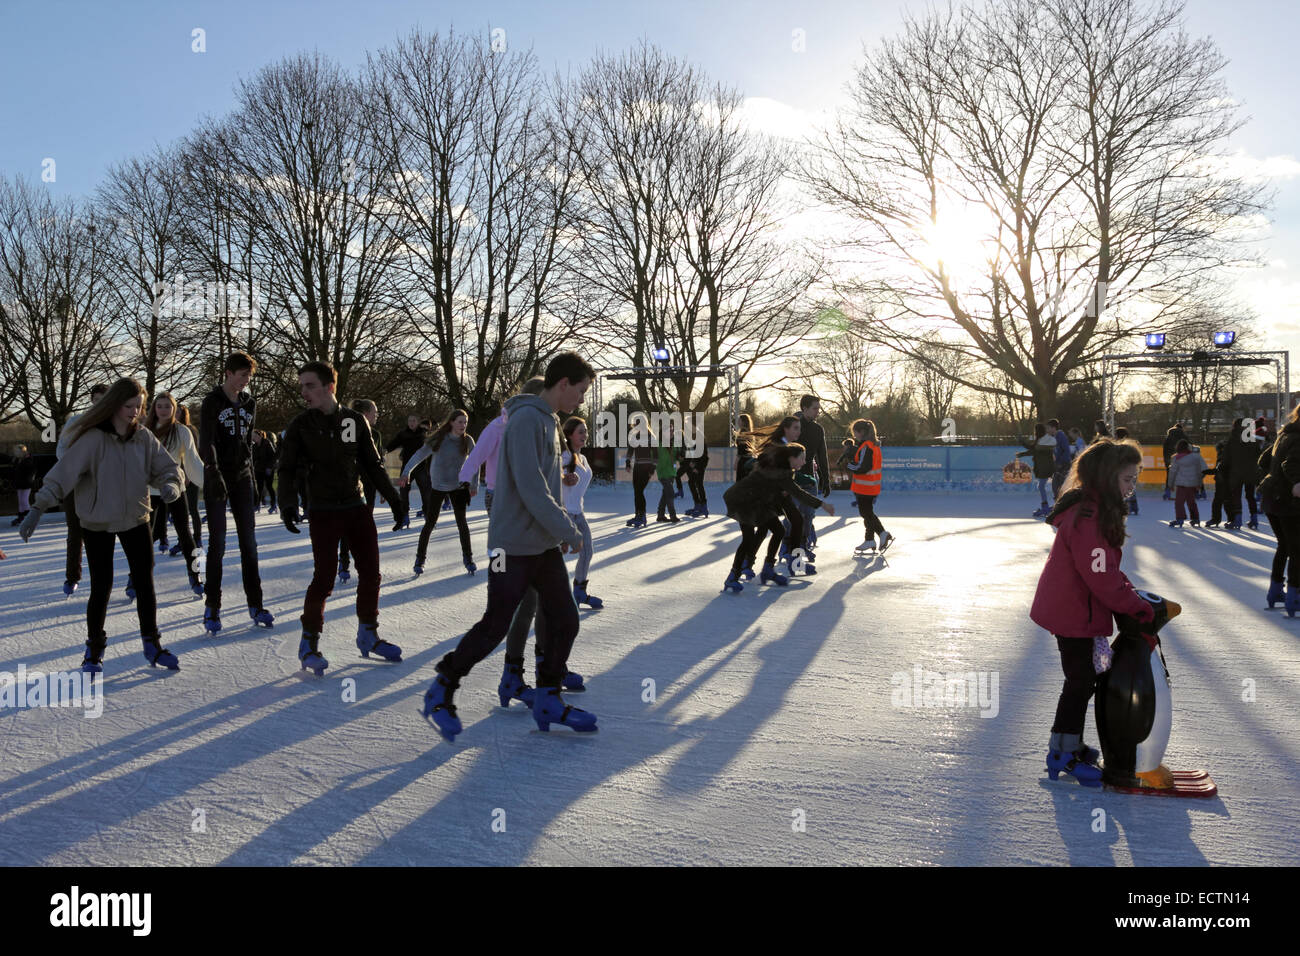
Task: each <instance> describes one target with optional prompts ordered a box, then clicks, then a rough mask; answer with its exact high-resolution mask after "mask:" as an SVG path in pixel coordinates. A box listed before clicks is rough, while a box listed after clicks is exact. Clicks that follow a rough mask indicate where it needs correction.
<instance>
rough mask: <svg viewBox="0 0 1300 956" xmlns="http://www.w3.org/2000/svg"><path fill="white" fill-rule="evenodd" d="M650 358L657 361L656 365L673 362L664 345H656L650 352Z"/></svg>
mask: <svg viewBox="0 0 1300 956" xmlns="http://www.w3.org/2000/svg"><path fill="white" fill-rule="evenodd" d="M650 356H651V358H653V359H654V360H655V364H656V365H667V364H668V363H669V362H670V361H671V360H672V355H671V353H669V351H668V350H667V349H666V348H664V347H663V346H662V345H656V346H655V347H654V348H653V349H651V350H650Z"/></svg>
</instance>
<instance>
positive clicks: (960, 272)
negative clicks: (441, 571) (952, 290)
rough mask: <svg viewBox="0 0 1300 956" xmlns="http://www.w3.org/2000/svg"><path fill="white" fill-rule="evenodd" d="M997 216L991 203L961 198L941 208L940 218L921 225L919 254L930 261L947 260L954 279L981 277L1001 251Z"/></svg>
mask: <svg viewBox="0 0 1300 956" xmlns="http://www.w3.org/2000/svg"><path fill="white" fill-rule="evenodd" d="M996 237H997V220H996V218H995V217H994V215H993V214H992V213H991V212H990V211H989V210H988V208H987V207H985V206H983V205H981V204H978V203H968V202H963V201H961V200H955V201H950V202H948V203H947V204H946V205H944V206H943V207H942V208H941V209H940V210H939V215H938V217H937V222H934V223H927V224H926V225H925V226H924V227H923V228H922V229H921V241H922V249H921V250H920V252H919V256H920V257H921V258H922V259H923V261H925V263H926V264H927V265H930V266H937V265H938V264H939V263H940V262H942V263H943V265H944V268H945V269H946V270H947V272H948V273H949V274H950V275H952V276H953V278H954V279H960V280H966V281H971V280H974V281H978V280H979V279H981V278H982V277H984V276H986V275H987V274H988V263H989V261H990V260H991V259H993V258H994V257H995V256H996V255H997V251H998V248H997V238H996Z"/></svg>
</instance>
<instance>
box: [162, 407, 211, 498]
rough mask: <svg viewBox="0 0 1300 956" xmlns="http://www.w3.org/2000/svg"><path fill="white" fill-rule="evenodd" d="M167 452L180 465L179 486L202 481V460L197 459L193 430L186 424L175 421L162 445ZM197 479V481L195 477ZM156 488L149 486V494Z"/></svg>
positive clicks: (196, 446) (197, 452) (197, 450)
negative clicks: (165, 442) (165, 441)
mask: <svg viewBox="0 0 1300 956" xmlns="http://www.w3.org/2000/svg"><path fill="white" fill-rule="evenodd" d="M163 448H164V449H166V451H167V454H169V455H171V456H172V457H173V458H175V459H176V463H177V464H178V465H180V466H181V487H182V488H184V487H185V484H186V482H190V481H193V482H194V484H196V485H201V484H202V483H203V462H201V461H199V446H198V443H197V442H195V440H194V432H193V431H191V430H190V427H189V426H188V425H181V424H180V423H177V424H176V425H175V426H173V428H172V430H171V431H170V432H169V433H168V435H167V444H165V445H163ZM196 478H197V479H198V480H197V481H196V480H195V479H196ZM158 493H159V492H158V489H157V488H155V487H153V485H150V486H149V494H151V495H156V494H158Z"/></svg>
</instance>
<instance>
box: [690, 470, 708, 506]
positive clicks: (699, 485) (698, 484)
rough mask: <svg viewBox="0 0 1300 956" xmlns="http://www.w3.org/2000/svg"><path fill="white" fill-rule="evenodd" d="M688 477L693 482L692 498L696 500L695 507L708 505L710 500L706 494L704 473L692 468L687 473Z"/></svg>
mask: <svg viewBox="0 0 1300 956" xmlns="http://www.w3.org/2000/svg"><path fill="white" fill-rule="evenodd" d="M686 479H687V481H689V482H690V484H691V498H692V499H693V500H694V502H695V507H697V508H703V507H706V506H707V505H708V503H709V502H708V498H706V497H705V494H704V475H702V474H700V473H699V472H697V471H696V470H695V469H693V468H692V469H691V470H690V471H688V472H687V473H686Z"/></svg>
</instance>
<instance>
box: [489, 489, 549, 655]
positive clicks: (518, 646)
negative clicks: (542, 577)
mask: <svg viewBox="0 0 1300 956" xmlns="http://www.w3.org/2000/svg"><path fill="white" fill-rule="evenodd" d="M492 497H493V492H492V489H491V488H489V489H487V490H486V491H484V492H483V507H484V508H486V509H487V512H488V514H491V513H492ZM491 558H492V556H491V555H488V560H489V561H490V560H491ZM534 620H535V621H536V622H537V646H539V647H540V646H541V645H542V644H543V643H544V635H545V633H546V615H545V614H543V613H542V612H541V611H539V610H538V609H537V590H536V588H528V589H527V590H525V591H524V596H523V599H522V600H521V601H520V602H519V607H518V609H517V610H516V611H515V616H514V617H513V618H512V619H511V621H510V630H509V631H507V632H506V658H507V659H508V660H515V661H518V662H520V663H522V662H523V659H524V649H525V648H526V647H527V646H528V632H529V630H530V629H531V628H532V627H533V622H534Z"/></svg>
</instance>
